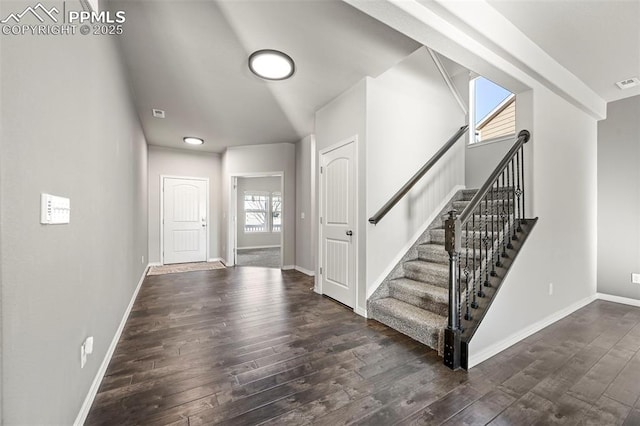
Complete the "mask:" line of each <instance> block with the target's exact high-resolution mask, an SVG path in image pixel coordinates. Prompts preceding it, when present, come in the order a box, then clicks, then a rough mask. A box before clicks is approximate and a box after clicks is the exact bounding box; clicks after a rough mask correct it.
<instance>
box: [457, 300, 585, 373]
mask: <svg viewBox="0 0 640 426" xmlns="http://www.w3.org/2000/svg"><path fill="white" fill-rule="evenodd" d="M596 299H598V295H596V294H594V295H591V296H589V297H585V298H584V299H582V300H579V301H577V302H576V303H574V304H572V305H570V306H568V307H566V308H564V309H562V310H560V311H558V312H556V313H553V314H551V315H549V316H548V317H546V318H543V319H541V320H540V321H538V322H536V323H534V324H532V325H530V326H529V327H527V328H525V329H524V330H521V331H518V332H516V333H514V334H512V335H511V336H509V337H507V338H506V339H503V340H501V341H499V342H497V343H495V344H493V345H491V346H490V347H488V348H486V349H484V350H483V351H481V352H479V353H477V354H473V355H471V356H470V357H469V365H468V367H469V368H471V367H474V366H476V365H478V364H480V363H481V362H483V361H486V360H487V359H489V358H491V357H492V356H495V355H497V354H499V353H500V352H502V351H504V350H505V349H507V348H509V347H511V346H513V345H515V344H516V343H518V342H519V341H521V340H523V339H526V338H527V337H529V336H531V335H532V334H534V333H537V332H538V331H540V330H542V329H543V328H545V327H548V326H550V325H551V324H553V323H554V322H556V321H559V320H561V319H562V318H564V317H566V316H568V315H571V314H572V313H573V312H575V311H577V310H578V309H580V308H583V307H585V306H587V305H588V304H589V303H591V302H593V301H594V300H596Z"/></svg>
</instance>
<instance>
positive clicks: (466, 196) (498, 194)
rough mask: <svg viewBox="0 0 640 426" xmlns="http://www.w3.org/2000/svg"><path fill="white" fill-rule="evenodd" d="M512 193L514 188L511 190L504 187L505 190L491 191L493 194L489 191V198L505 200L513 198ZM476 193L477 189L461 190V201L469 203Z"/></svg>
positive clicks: (510, 187)
mask: <svg viewBox="0 0 640 426" xmlns="http://www.w3.org/2000/svg"><path fill="white" fill-rule="evenodd" d="M514 191H515V188H513V187H512V186H509V187H505V188H500V190H499V191H498V190H497V189H495V188H494V189H493V192H491V191H489V192H488V194H489V198H491V197H493V198H494V199H497V198H507V197H513V196H514ZM477 193H478V190H477V189H463V190H462V200H464V201H471V199H472V198H473V197H474V196H475V195H476V194H477Z"/></svg>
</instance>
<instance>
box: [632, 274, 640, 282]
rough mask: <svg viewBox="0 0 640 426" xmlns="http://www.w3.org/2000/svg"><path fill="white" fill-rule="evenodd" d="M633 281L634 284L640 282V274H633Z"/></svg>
mask: <svg viewBox="0 0 640 426" xmlns="http://www.w3.org/2000/svg"><path fill="white" fill-rule="evenodd" d="M631 282H632V283H633V284H640V274H631Z"/></svg>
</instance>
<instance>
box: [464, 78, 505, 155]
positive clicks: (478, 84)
mask: <svg viewBox="0 0 640 426" xmlns="http://www.w3.org/2000/svg"><path fill="white" fill-rule="evenodd" d="M470 95H471V114H470V116H471V120H470V121H471V135H472V137H471V141H470V143H477V142H486V141H489V140H494V139H498V138H502V137H505V136H511V135H514V134H515V133H516V95H514V94H513V93H511V92H510V91H508V90H507V89H505V88H503V87H500V86H498V85H497V84H495V83H494V82H492V81H490V80H487V79H486V78H484V77H477V78H474V79H472V80H471V83H470Z"/></svg>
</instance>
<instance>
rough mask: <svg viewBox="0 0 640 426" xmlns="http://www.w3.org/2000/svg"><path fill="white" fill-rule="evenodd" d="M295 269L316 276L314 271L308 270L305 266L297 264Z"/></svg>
mask: <svg viewBox="0 0 640 426" xmlns="http://www.w3.org/2000/svg"><path fill="white" fill-rule="evenodd" d="M295 270H296V271H298V272H302V273H303V274H305V275H309V276H310V277H315V276H316V273H315V272H313V271H310V270H308V269H305V268H302V267H300V266H298V265H296V266H295Z"/></svg>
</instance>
